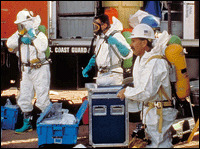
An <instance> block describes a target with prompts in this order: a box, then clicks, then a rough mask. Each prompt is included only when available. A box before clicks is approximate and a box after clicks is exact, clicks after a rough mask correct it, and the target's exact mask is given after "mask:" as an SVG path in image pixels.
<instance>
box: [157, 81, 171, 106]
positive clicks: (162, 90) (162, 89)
mask: <svg viewBox="0 0 200 149" xmlns="http://www.w3.org/2000/svg"><path fill="white" fill-rule="evenodd" d="M159 90H160V91H161V93H162V94H163V95H164V96H165V98H166V99H167V100H168V101H169V102H170V103H171V101H170V98H169V96H168V95H167V93H166V92H165V89H164V88H163V87H162V85H161V86H160V89H159ZM161 99H162V98H161Z"/></svg>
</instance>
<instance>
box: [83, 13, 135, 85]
mask: <svg viewBox="0 0 200 149" xmlns="http://www.w3.org/2000/svg"><path fill="white" fill-rule="evenodd" d="M112 19H113V24H112V25H110V22H109V18H108V16H107V15H105V14H103V15H99V16H96V17H95V18H94V22H93V25H94V33H95V35H96V36H97V37H96V48H95V51H94V53H95V54H94V55H93V56H92V58H91V59H90V60H89V63H88V65H87V66H86V67H85V69H84V70H83V71H82V74H83V77H88V74H87V73H88V72H89V71H90V70H91V69H92V67H93V66H95V65H97V68H98V73H97V79H96V83H97V85H99V86H109V85H121V84H122V81H123V69H122V67H121V60H122V59H128V58H130V57H132V55H133V52H132V50H131V48H130V45H129V44H128V43H127V41H126V39H125V38H124V37H123V35H122V34H121V31H122V30H123V25H122V23H121V22H120V21H119V20H118V19H117V18H115V17H113V18H112Z"/></svg>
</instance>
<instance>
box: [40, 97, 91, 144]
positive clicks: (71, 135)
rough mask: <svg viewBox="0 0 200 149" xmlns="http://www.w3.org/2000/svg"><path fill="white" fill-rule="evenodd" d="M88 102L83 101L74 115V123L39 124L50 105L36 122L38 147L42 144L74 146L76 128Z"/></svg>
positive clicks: (76, 133)
mask: <svg viewBox="0 0 200 149" xmlns="http://www.w3.org/2000/svg"><path fill="white" fill-rule="evenodd" d="M87 105H88V101H87V100H85V101H84V102H83V103H82V105H81V107H80V108H79V110H78V112H77V114H76V123H75V124H71V125H65V124H45V123H41V122H42V120H43V119H44V117H45V115H46V114H47V113H48V111H49V110H50V109H51V107H52V103H51V104H50V105H49V107H47V109H46V110H45V111H44V112H43V113H42V114H41V116H40V117H39V118H38V120H37V134H38V146H41V145H44V144H63V145H74V144H76V143H77V135H78V127H79V123H80V120H81V119H82V116H83V114H84V112H85V110H86V108H87Z"/></svg>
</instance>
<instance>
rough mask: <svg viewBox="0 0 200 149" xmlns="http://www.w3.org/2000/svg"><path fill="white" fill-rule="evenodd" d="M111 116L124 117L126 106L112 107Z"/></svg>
mask: <svg viewBox="0 0 200 149" xmlns="http://www.w3.org/2000/svg"><path fill="white" fill-rule="evenodd" d="M110 115H124V105H112V106H110Z"/></svg>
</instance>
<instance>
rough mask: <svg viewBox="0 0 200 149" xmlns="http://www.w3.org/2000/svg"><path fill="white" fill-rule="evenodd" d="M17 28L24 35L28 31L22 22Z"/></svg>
mask: <svg viewBox="0 0 200 149" xmlns="http://www.w3.org/2000/svg"><path fill="white" fill-rule="evenodd" d="M17 29H18V32H19V34H20V35H24V34H25V33H26V32H27V30H26V28H25V26H24V25H23V24H21V23H19V24H17Z"/></svg>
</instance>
